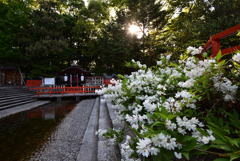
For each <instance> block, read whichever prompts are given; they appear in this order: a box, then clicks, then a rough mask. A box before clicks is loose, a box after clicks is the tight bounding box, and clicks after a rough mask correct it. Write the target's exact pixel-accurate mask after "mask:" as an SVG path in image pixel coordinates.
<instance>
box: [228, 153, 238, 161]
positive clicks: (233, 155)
mask: <svg viewBox="0 0 240 161" xmlns="http://www.w3.org/2000/svg"><path fill="white" fill-rule="evenodd" d="M239 157H240V156H239V155H237V154H235V153H231V155H230V161H232V160H234V159H237V158H239Z"/></svg>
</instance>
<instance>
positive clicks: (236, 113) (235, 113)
mask: <svg viewBox="0 0 240 161" xmlns="http://www.w3.org/2000/svg"><path fill="white" fill-rule="evenodd" d="M233 115H234V117H235V119H238V118H239V114H238V112H237V111H236V110H235V109H234V110H233Z"/></svg>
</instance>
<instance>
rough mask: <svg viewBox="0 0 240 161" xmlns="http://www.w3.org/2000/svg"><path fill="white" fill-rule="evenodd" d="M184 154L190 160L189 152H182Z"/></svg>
mask: <svg viewBox="0 0 240 161" xmlns="http://www.w3.org/2000/svg"><path fill="white" fill-rule="evenodd" d="M182 155H184V156H185V157H186V158H187V160H189V153H185V152H182Z"/></svg>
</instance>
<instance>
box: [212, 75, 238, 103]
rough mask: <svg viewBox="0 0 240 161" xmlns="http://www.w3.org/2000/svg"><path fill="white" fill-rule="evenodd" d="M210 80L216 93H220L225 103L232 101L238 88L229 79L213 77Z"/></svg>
mask: <svg viewBox="0 0 240 161" xmlns="http://www.w3.org/2000/svg"><path fill="white" fill-rule="evenodd" d="M212 80H213V81H214V82H215V83H214V87H215V88H216V90H217V91H221V92H222V93H223V94H225V96H224V100H225V101H233V100H234V96H235V95H236V93H237V89H238V86H237V85H235V84H233V83H232V82H231V81H230V80H229V79H227V78H226V77H223V78H221V77H219V76H215V77H213V78H212Z"/></svg>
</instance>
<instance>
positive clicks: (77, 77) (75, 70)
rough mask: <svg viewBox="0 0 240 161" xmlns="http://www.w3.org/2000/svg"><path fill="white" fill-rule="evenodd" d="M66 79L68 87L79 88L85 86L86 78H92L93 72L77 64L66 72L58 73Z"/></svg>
mask: <svg viewBox="0 0 240 161" xmlns="http://www.w3.org/2000/svg"><path fill="white" fill-rule="evenodd" d="M57 74H58V75H61V76H63V77H64V82H66V84H67V86H68V87H79V86H83V85H85V78H86V77H91V76H92V75H91V72H89V71H85V70H83V69H82V68H80V67H79V66H77V65H76V64H73V65H72V66H71V67H68V68H66V69H65V70H63V71H61V72H59V73H57Z"/></svg>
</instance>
